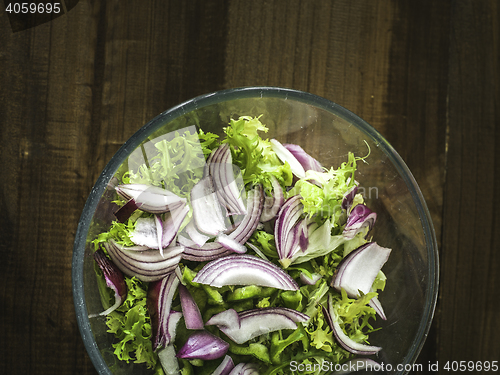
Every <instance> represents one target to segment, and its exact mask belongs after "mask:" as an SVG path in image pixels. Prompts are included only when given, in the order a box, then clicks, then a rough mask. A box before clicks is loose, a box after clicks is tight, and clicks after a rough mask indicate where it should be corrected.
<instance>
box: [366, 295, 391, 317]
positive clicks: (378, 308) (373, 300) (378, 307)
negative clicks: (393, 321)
mask: <svg viewBox="0 0 500 375" xmlns="http://www.w3.org/2000/svg"><path fill="white" fill-rule="evenodd" d="M368 304H369V305H370V306H371V307H372V308H373V310H375V312H376V313H377V315H378V316H380V317H381V318H382V320H387V317H386V316H385V312H384V309H383V308H382V304H381V303H380V301H379V299H378V298H377V296H375V297H372V298H371V299H370V302H368Z"/></svg>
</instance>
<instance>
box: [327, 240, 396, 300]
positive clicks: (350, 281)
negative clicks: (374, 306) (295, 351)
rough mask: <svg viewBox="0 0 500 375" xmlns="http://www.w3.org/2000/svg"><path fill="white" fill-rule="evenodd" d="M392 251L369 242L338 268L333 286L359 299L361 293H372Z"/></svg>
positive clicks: (342, 261)
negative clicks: (373, 286) (379, 273)
mask: <svg viewBox="0 0 500 375" xmlns="http://www.w3.org/2000/svg"><path fill="white" fill-rule="evenodd" d="M390 254H391V249H388V248H385V247H381V246H379V245H377V243H376V242H369V243H367V244H364V245H362V246H360V247H358V248H357V249H356V250H354V251H352V252H350V253H349V254H347V256H346V257H345V258H344V259H342V260H341V262H340V263H339V265H338V267H337V271H336V275H335V277H334V279H333V280H332V286H333V287H334V288H335V289H337V290H338V291H340V290H342V289H344V290H345V291H346V293H347V295H348V296H350V297H353V298H357V297H358V296H359V291H361V292H362V293H363V294H367V293H369V292H370V291H371V287H372V285H373V282H374V281H375V277H376V276H377V274H378V272H379V271H380V270H381V268H382V267H383V265H384V264H385V263H386V262H387V260H388V259H389V255H390Z"/></svg>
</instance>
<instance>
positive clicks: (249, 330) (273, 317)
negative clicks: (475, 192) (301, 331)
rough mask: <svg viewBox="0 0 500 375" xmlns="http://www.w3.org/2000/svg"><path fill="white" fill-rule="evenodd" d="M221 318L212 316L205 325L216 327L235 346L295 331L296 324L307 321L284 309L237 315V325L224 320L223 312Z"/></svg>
mask: <svg viewBox="0 0 500 375" xmlns="http://www.w3.org/2000/svg"><path fill="white" fill-rule="evenodd" d="M220 314H223V317H218V316H217V315H214V316H213V317H212V318H211V319H209V320H208V321H207V323H206V325H217V327H219V329H220V330H221V331H222V332H224V334H225V335H226V336H227V337H229V338H230V339H231V340H233V341H234V342H235V343H237V344H243V343H245V342H247V341H248V340H251V339H253V338H255V337H258V336H261V335H263V334H266V333H269V332H273V331H277V330H281V329H297V323H298V322H305V321H307V320H308V319H309V317H308V316H307V315H304V314H302V313H299V312H297V311H294V310H291V309H286V308H278V307H277V308H271V309H255V310H250V311H247V312H243V313H240V314H239V324H234V319H225V317H226V316H227V313H226V312H225V311H223V312H222V313H220Z"/></svg>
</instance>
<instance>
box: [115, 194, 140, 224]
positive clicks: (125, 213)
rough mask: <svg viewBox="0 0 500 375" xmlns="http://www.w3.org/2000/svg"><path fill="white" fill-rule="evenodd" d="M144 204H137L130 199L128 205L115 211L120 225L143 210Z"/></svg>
mask: <svg viewBox="0 0 500 375" xmlns="http://www.w3.org/2000/svg"><path fill="white" fill-rule="evenodd" d="M141 206H142V203H137V202H136V201H135V200H134V199H129V200H128V201H127V203H125V204H124V205H123V206H121V207H120V208H119V209H118V210H116V211H115V217H116V219H117V220H118V222H120V223H124V222H126V221H127V220H128V219H129V217H130V216H132V214H133V213H134V212H135V211H136V210H138V209H139V208H141Z"/></svg>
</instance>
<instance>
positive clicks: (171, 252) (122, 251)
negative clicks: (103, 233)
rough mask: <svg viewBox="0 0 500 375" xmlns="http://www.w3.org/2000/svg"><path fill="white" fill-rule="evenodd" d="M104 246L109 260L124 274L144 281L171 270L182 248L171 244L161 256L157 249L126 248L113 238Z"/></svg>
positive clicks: (178, 259)
mask: <svg viewBox="0 0 500 375" xmlns="http://www.w3.org/2000/svg"><path fill="white" fill-rule="evenodd" d="M104 246H105V247H106V250H107V251H108V254H109V256H110V257H111V260H112V261H113V262H114V263H115V264H116V266H117V267H118V268H119V269H120V270H121V271H122V272H123V273H124V274H126V275H128V276H130V277H133V276H136V277H137V278H138V279H139V280H142V281H145V282H151V281H156V280H159V279H161V278H163V277H165V276H166V275H168V274H169V273H171V272H173V271H174V270H175V268H176V267H177V265H178V264H179V262H180V260H181V256H182V252H183V250H184V248H183V247H181V246H171V247H168V248H166V249H165V252H164V254H163V256H162V255H161V254H160V252H159V251H158V250H144V251H137V250H128V248H126V247H123V246H120V245H118V244H117V243H116V242H115V241H114V240H109V241H108V242H106V243H105V244H104Z"/></svg>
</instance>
